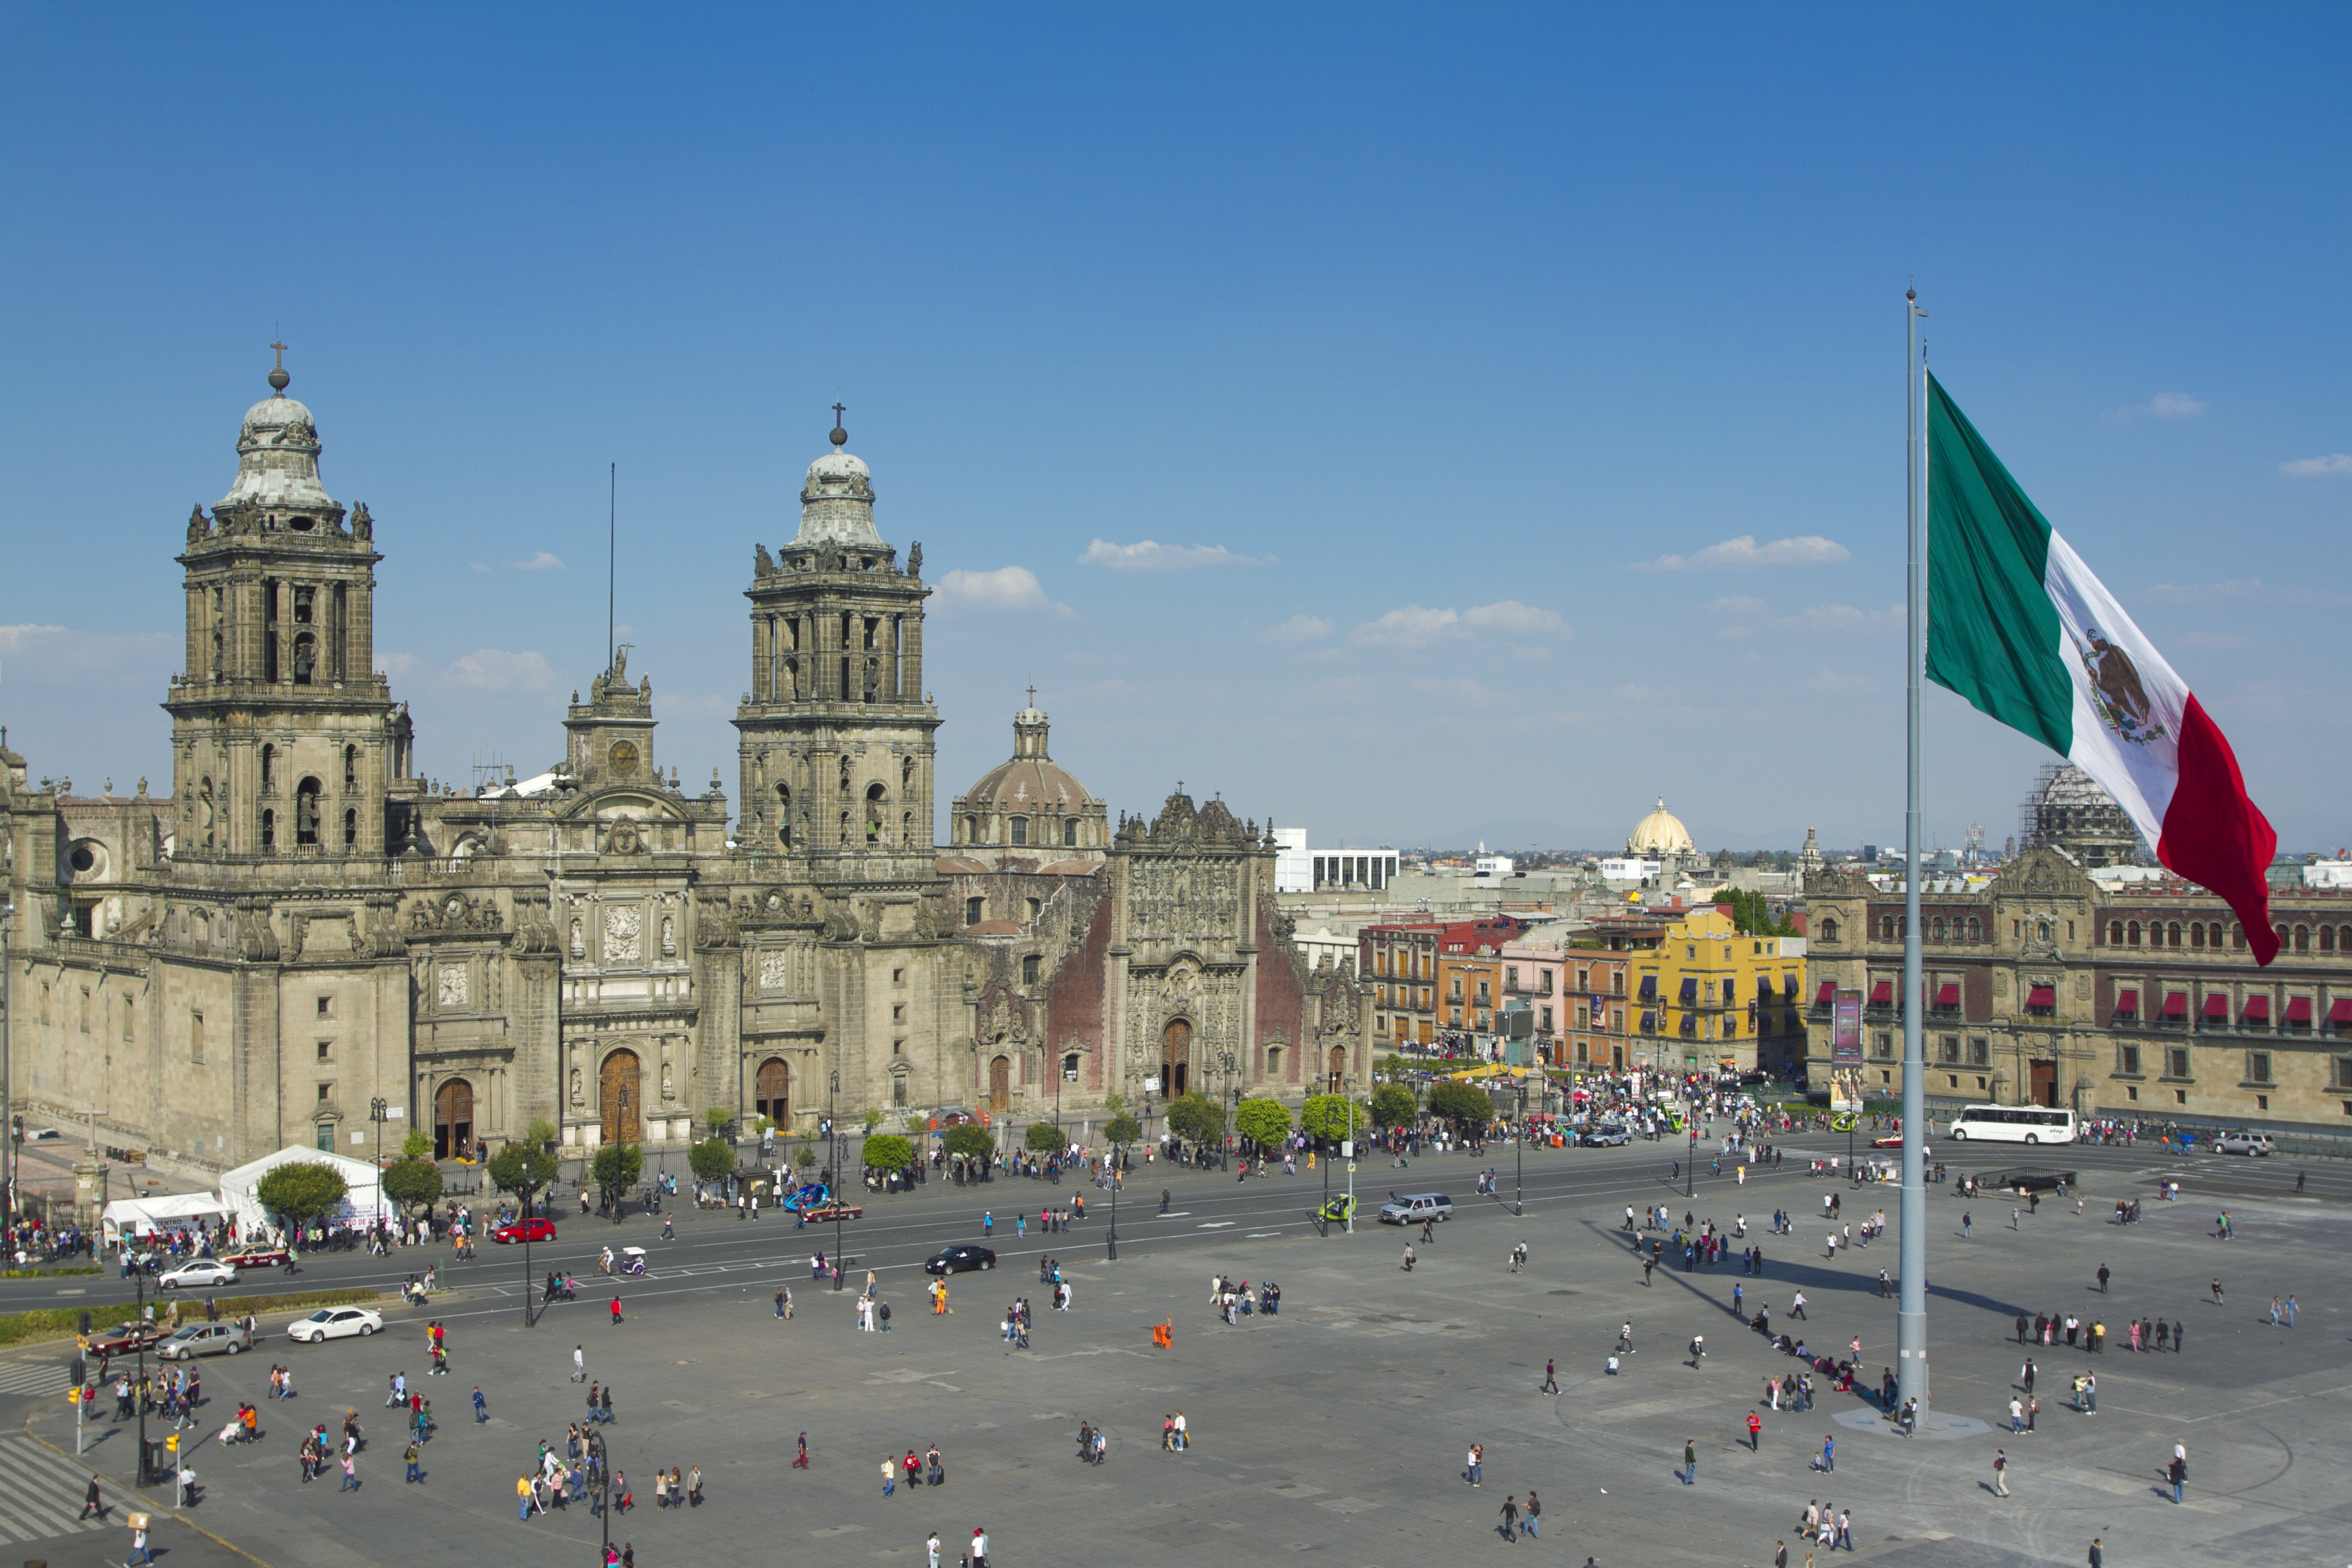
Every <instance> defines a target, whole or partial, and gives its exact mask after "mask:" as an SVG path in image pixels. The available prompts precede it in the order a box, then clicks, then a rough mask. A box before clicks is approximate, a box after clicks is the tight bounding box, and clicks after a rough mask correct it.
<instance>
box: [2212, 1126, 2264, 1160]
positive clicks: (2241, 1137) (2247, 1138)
mask: <svg viewBox="0 0 2352 1568" xmlns="http://www.w3.org/2000/svg"><path fill="white" fill-rule="evenodd" d="M2213 1146H2214V1147H2215V1148H2216V1149H2218V1150H2220V1151H2221V1152H2222V1153H2224V1154H2260V1155H2263V1156H2265V1157H2267V1156H2269V1155H2271V1154H2273V1153H2275V1152H2277V1145H2276V1144H2274V1143H2273V1142H2271V1135H2270V1134H2269V1133H2267V1132H2224V1133H2223V1134H2221V1138H2220V1140H2219V1141H2218V1142H2215V1143H2214V1145H2213Z"/></svg>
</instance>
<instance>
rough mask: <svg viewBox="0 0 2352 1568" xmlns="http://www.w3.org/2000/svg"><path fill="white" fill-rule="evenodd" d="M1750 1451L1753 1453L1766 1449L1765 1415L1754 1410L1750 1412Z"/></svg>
mask: <svg viewBox="0 0 2352 1568" xmlns="http://www.w3.org/2000/svg"><path fill="white" fill-rule="evenodd" d="M1763 1451H1764V1417H1762V1416H1761V1415H1757V1414H1756V1412H1754V1411H1753V1410H1751V1411H1749V1412H1748V1452H1749V1453H1751V1454H1760V1453H1762V1452H1763Z"/></svg>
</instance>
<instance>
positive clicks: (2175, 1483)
mask: <svg viewBox="0 0 2352 1568" xmlns="http://www.w3.org/2000/svg"><path fill="white" fill-rule="evenodd" d="M2164 1477H2165V1479H2167V1480H2168V1481H2170V1482H2171V1483H2172V1500H2173V1501H2174V1502H2179V1500H2180V1489H2181V1488H2183V1487H2185V1486H2187V1485H2188V1484H2189V1460H2188V1459H2187V1458H2185V1457H2183V1456H2182V1454H2181V1453H2180V1451H2179V1449H2178V1448H2176V1449H2174V1450H2173V1454H2172V1463H2171V1464H2170V1465H2169V1466H2168V1467H2166V1468H2165V1472H2164Z"/></svg>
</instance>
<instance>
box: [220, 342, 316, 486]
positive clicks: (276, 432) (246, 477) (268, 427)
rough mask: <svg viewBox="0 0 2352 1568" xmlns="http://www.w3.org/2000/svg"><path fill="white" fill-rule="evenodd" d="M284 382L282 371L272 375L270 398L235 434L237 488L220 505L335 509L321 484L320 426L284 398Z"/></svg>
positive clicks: (257, 406) (249, 411)
mask: <svg viewBox="0 0 2352 1568" xmlns="http://www.w3.org/2000/svg"><path fill="white" fill-rule="evenodd" d="M286 381H287V376H286V373H285V371H284V370H283V369H279V370H276V371H273V372H271V373H270V385H271V387H272V388H273V390H272V391H271V393H270V395H268V397H265V398H263V399H262V400H261V401H260V402H258V403H257V404H255V405H253V406H252V407H250V408H248V409H247V410H246V411H245V422H244V424H242V425H240V426H238V427H237V432H236V483H235V484H234V485H231V486H230V487H229V492H228V494H226V496H223V497H222V498H221V505H223V506H228V507H241V506H253V507H266V508H269V509H271V510H278V509H287V510H300V509H303V508H312V507H315V508H317V509H319V510H322V511H331V510H335V503H334V500H333V499H332V498H331V497H330V496H329V495H328V494H327V491H326V489H325V487H323V486H322V485H320V482H319V426H318V425H317V423H316V422H315V421H313V420H312V419H311V417H310V410H309V409H308V408H306V407H304V406H303V405H301V404H299V403H297V402H296V401H295V400H294V399H292V398H290V397H289V396H287V395H286V391H285V386H286Z"/></svg>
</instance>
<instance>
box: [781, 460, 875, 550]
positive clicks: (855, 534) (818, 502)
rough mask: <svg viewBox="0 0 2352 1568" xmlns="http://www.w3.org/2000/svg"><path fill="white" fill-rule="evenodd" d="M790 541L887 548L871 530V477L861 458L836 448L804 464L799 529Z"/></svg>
mask: <svg viewBox="0 0 2352 1568" xmlns="http://www.w3.org/2000/svg"><path fill="white" fill-rule="evenodd" d="M835 434H836V435H838V434H840V433H839V432H838V431H836V432H835ZM793 543H794V544H796V545H815V544H844V545H847V546H849V547H850V548H851V549H866V550H883V549H887V548H888V547H887V545H885V544H884V543H883V542H882V536H881V535H880V534H879V533H877V532H876V531H875V530H874V476H873V474H872V473H871V472H870V471H869V470H868V469H867V468H866V464H865V462H864V460H863V459H861V458H856V457H853V456H852V455H851V454H849V453H848V452H846V451H844V450H842V449H841V448H839V447H835V449H834V450H832V451H830V452H827V453H826V454H825V455H824V457H822V458H818V459H817V460H816V461H815V462H814V463H811V464H810V465H809V466H808V480H807V482H806V483H805V484H803V485H802V486H801V531H800V533H799V534H798V536H797V537H795V538H794V539H793Z"/></svg>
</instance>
